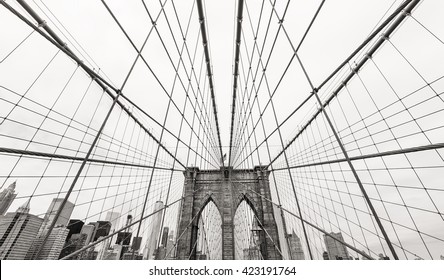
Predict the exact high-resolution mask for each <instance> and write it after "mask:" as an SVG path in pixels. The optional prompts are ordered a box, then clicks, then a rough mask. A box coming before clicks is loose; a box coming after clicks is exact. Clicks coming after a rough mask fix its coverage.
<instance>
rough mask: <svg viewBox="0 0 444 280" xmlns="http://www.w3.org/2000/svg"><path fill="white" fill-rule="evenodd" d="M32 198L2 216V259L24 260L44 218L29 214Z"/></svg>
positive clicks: (0, 217) (0, 249) (0, 222)
mask: <svg viewBox="0 0 444 280" xmlns="http://www.w3.org/2000/svg"><path fill="white" fill-rule="evenodd" d="M29 208H30V200H28V201H27V202H26V203H25V204H24V205H23V206H21V207H19V208H18V209H17V211H16V212H13V213H7V214H6V216H0V236H1V239H0V259H1V260H24V259H25V257H26V253H27V252H28V250H29V248H30V247H31V245H32V243H33V241H34V239H35V237H36V236H37V233H38V231H39V228H40V226H41V225H42V223H43V219H42V218H39V217H37V216H35V215H31V214H29Z"/></svg>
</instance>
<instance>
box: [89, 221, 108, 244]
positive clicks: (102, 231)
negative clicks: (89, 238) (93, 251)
mask: <svg viewBox="0 0 444 280" xmlns="http://www.w3.org/2000/svg"><path fill="white" fill-rule="evenodd" d="M90 224H95V225H96V231H95V234H94V239H93V241H97V240H98V239H99V238H100V237H104V236H107V235H108V234H109V232H110V230H111V223H110V222H108V221H97V222H95V223H90Z"/></svg>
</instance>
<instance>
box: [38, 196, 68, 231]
mask: <svg viewBox="0 0 444 280" xmlns="http://www.w3.org/2000/svg"><path fill="white" fill-rule="evenodd" d="M62 202H63V198H54V199H53V200H52V202H51V204H50V205H49V208H48V210H47V211H46V213H45V217H43V225H42V228H41V229H40V231H42V232H43V231H46V230H47V229H48V228H49V227H50V226H51V223H52V221H53V220H54V218H55V216H56V214H57V211H58V210H59V208H60V206H61V205H62ZM73 210H74V204H73V203H71V202H69V201H66V203H65V206H64V207H63V209H62V212H61V213H60V216H59V217H58V218H57V221H56V223H55V225H62V226H65V227H66V226H67V225H68V222H69V219H70V218H71V214H72V211H73Z"/></svg>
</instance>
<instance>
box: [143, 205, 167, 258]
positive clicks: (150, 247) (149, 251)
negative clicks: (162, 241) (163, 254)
mask: <svg viewBox="0 0 444 280" xmlns="http://www.w3.org/2000/svg"><path fill="white" fill-rule="evenodd" d="M162 208H163V202H162V201H160V200H159V201H156V203H155V204H154V212H156V211H158V212H156V214H154V215H153V219H152V223H151V228H150V229H149V230H148V240H147V242H146V244H145V249H144V250H143V259H144V260H152V259H153V258H154V252H155V250H156V249H157V241H158V239H157V238H158V237H159V233H160V224H161V222H162V213H163V210H161V209H162Z"/></svg>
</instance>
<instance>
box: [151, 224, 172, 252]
mask: <svg viewBox="0 0 444 280" xmlns="http://www.w3.org/2000/svg"><path fill="white" fill-rule="evenodd" d="M168 231H169V227H164V228H163V231H162V238H161V240H160V246H159V247H158V248H157V249H156V250H155V251H154V255H155V257H154V259H156V260H164V259H166V254H167V253H168V251H167V245H168Z"/></svg>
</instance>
